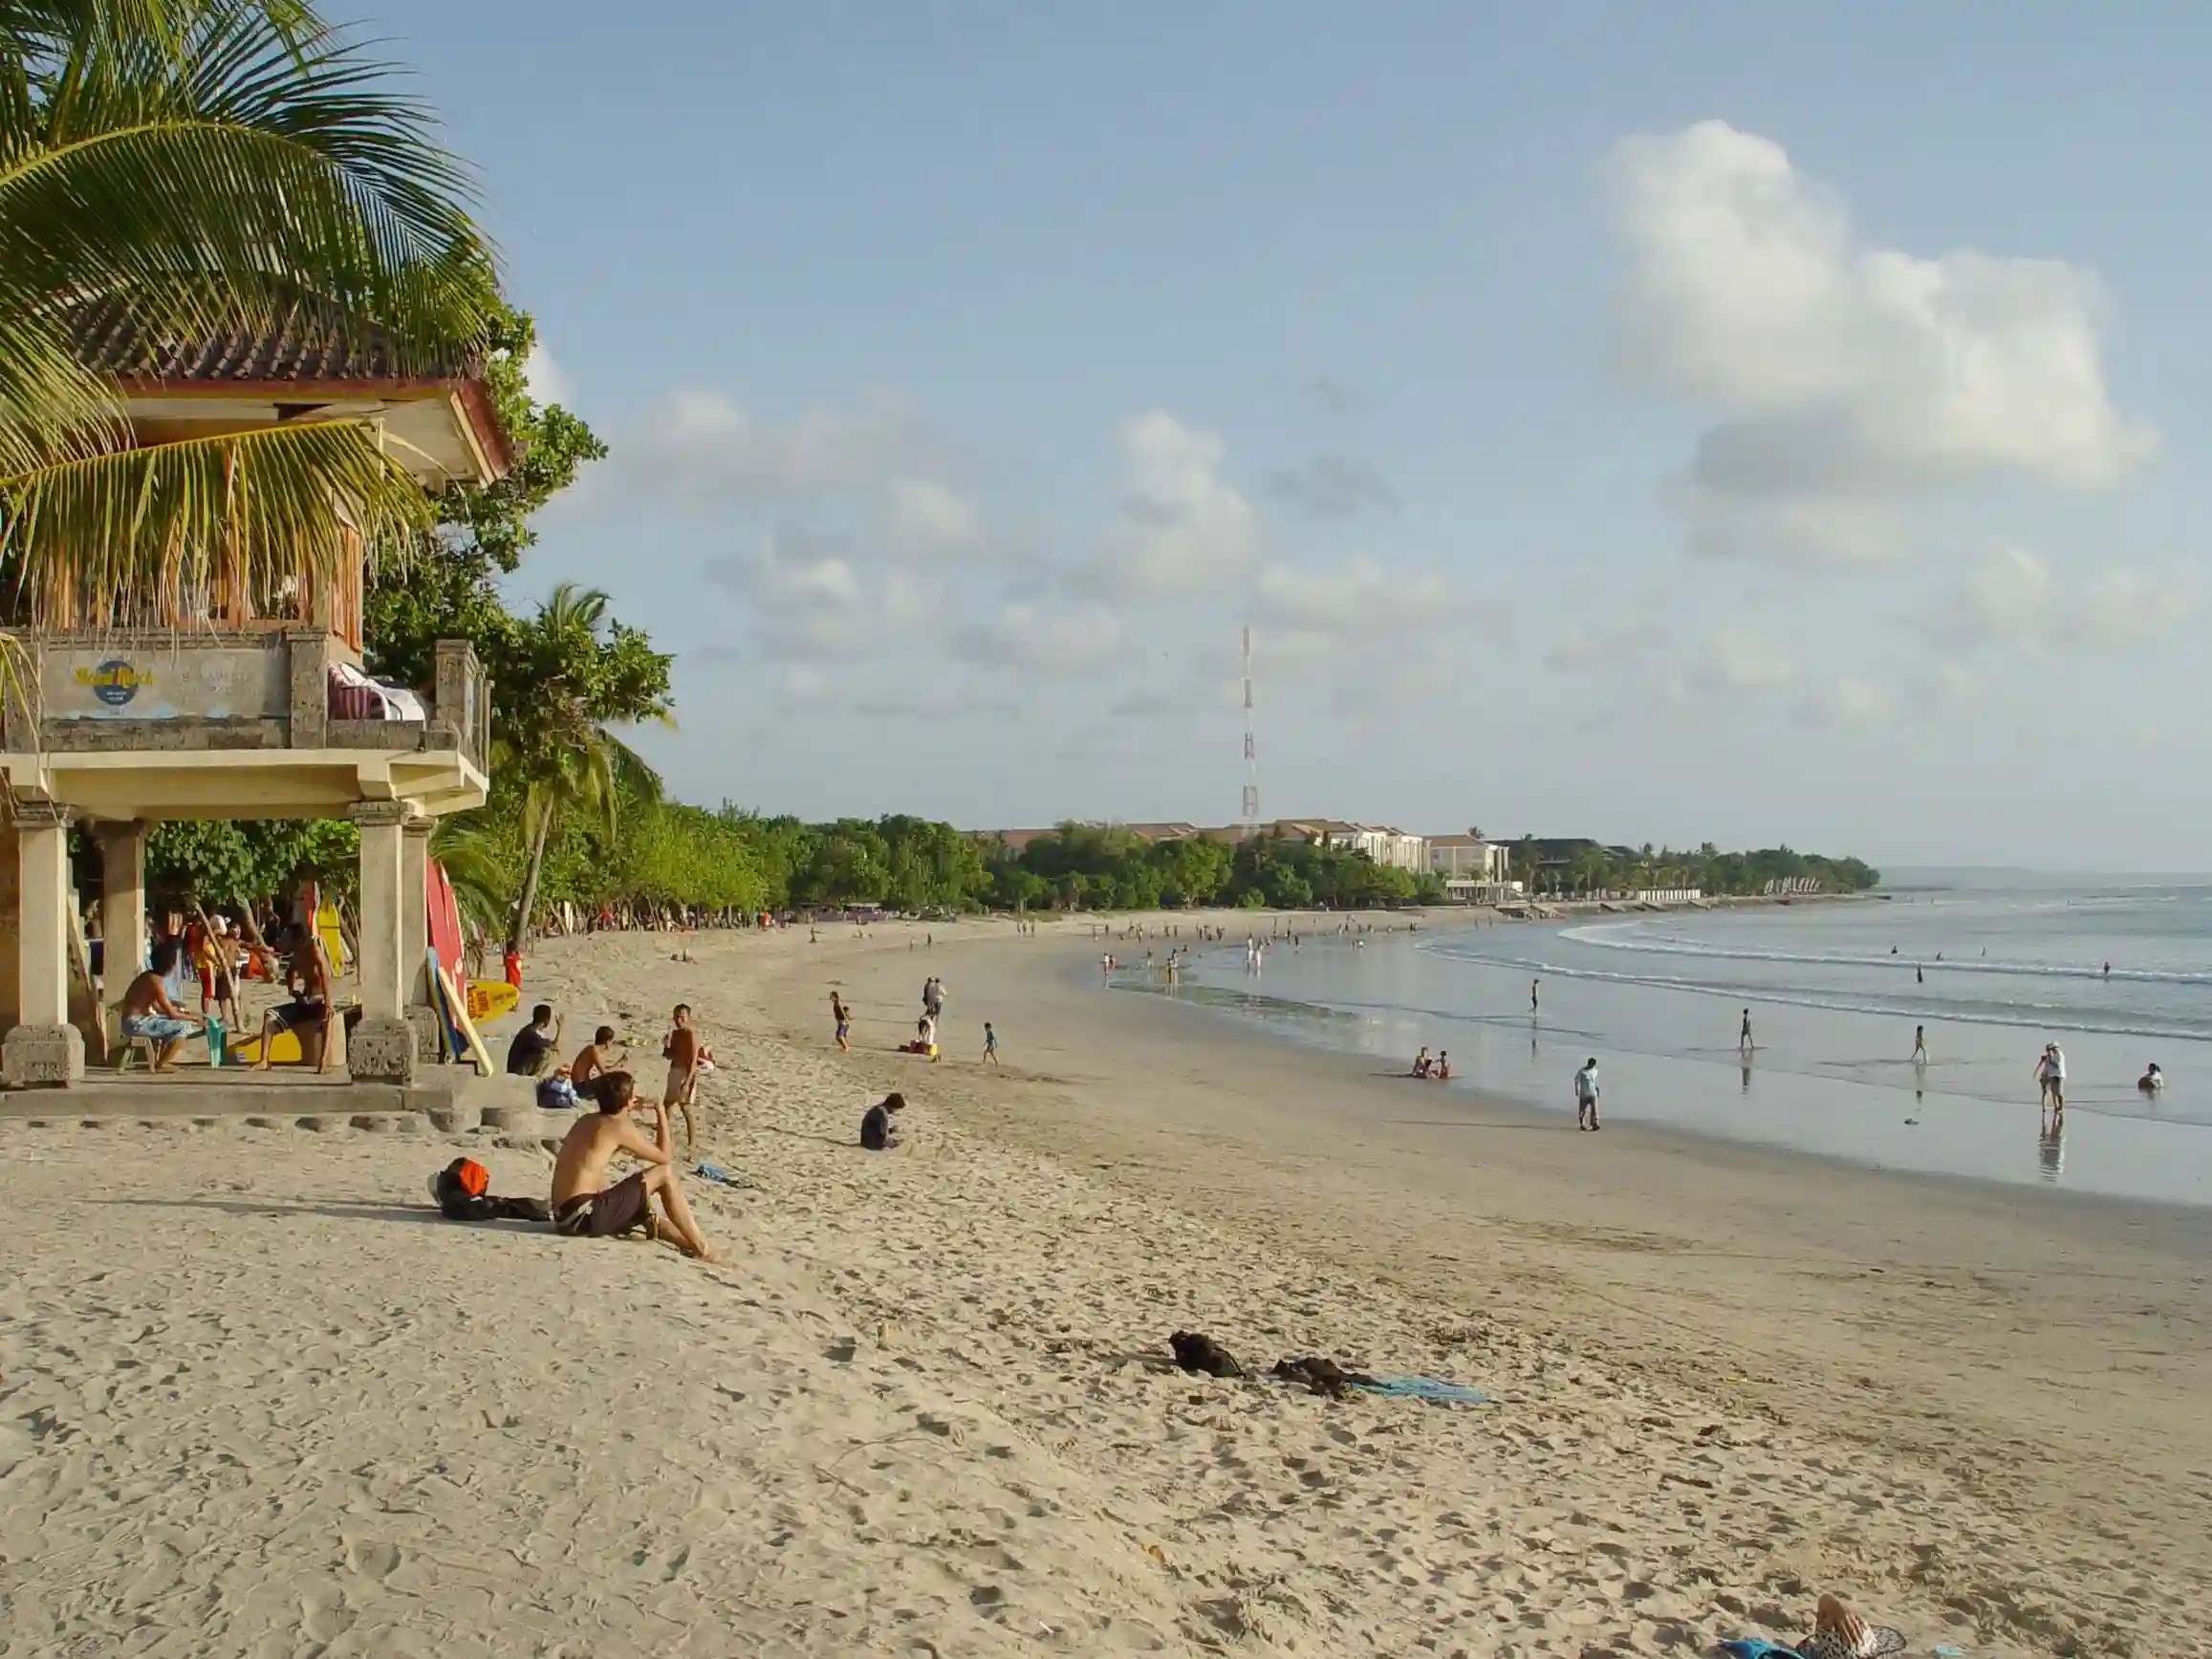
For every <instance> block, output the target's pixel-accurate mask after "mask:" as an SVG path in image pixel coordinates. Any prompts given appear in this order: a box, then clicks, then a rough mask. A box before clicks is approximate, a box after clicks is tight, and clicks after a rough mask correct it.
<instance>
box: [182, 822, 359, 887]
mask: <svg viewBox="0 0 2212 1659" xmlns="http://www.w3.org/2000/svg"><path fill="white" fill-rule="evenodd" d="M360 847H361V843H360V835H359V832H358V831H357V830H356V829H355V828H354V826H353V825H352V824H351V823H349V822H348V821H346V820H345V819H312V818H276V819H237V820H233V819H198V820H192V821H182V822H175V823H158V824H156V825H154V827H153V830H152V833H151V834H149V835H148V836H147V837H146V888H147V893H148V896H149V897H150V898H152V899H153V901H154V902H155V904H156V906H157V907H159V906H172V905H173V906H187V905H190V904H193V903H195V902H197V903H199V904H202V905H206V906H210V907H211V906H216V905H226V904H228V905H249V906H250V905H256V904H259V903H261V902H262V901H263V900H266V899H274V898H277V897H279V896H280V895H281V894H283V893H285V892H287V891H288V890H289V889H290V888H291V887H292V885H293V881H294V878H295V877H297V876H300V875H302V874H305V875H308V876H312V877H313V878H314V880H315V881H316V882H317V883H318V884H321V885H322V887H323V888H324V889H325V890H326V891H328V892H332V893H351V892H352V891H353V890H354V886H355V884H356V882H357V881H358V877H359V872H360Z"/></svg>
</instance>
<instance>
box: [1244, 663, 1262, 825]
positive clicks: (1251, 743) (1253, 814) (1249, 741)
mask: <svg viewBox="0 0 2212 1659" xmlns="http://www.w3.org/2000/svg"><path fill="white" fill-rule="evenodd" d="M1244 817H1245V839H1246V840H1251V838H1252V837H1253V836H1255V835H1257V834H1258V833H1259V829H1260V750H1259V744H1258V742H1257V741H1256V740H1255V738H1254V737H1253V735H1252V630H1251V628H1250V627H1249V626H1248V625H1247V627H1246V629H1245V814H1244Z"/></svg>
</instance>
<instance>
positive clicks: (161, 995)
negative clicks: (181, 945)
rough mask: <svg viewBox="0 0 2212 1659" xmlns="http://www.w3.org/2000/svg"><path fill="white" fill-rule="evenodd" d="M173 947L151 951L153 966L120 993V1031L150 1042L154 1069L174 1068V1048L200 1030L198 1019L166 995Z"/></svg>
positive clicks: (179, 1047) (126, 1035)
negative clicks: (152, 953)
mask: <svg viewBox="0 0 2212 1659" xmlns="http://www.w3.org/2000/svg"><path fill="white" fill-rule="evenodd" d="M174 950H175V947H174V946H166V945H164V946H163V948H162V949H161V950H157V951H155V952H154V966H153V967H152V968H150V969H148V970H147V971H145V972H143V973H141V974H140V975H139V976H138V977H137V978H136V979H134V980H132V981H131V983H130V989H129V990H127V991H125V992H124V993H123V1008H122V1031H123V1035H124V1036H125V1037H144V1038H145V1039H146V1040H147V1041H148V1042H150V1043H152V1044H153V1045H154V1070H156V1071H158V1072H165V1071H174V1070H175V1069H176V1060H177V1051H178V1050H179V1049H181V1048H183V1047H184V1039H185V1038H186V1037H190V1036H191V1035H192V1034H193V1033H194V1032H195V1031H198V1030H200V1029H201V1022H200V1021H199V1020H196V1019H194V1018H193V1017H192V1016H191V1015H188V1014H186V1013H185V1012H184V1010H183V1009H181V1008H179V1007H178V1006H177V1005H176V1003H175V1002H174V1001H173V1000H171V998H170V996H169V987H168V975H167V970H168V969H169V968H170V967H172V966H174V964H173V962H172V961H170V960H168V957H169V956H170V954H171V953H173V951H174Z"/></svg>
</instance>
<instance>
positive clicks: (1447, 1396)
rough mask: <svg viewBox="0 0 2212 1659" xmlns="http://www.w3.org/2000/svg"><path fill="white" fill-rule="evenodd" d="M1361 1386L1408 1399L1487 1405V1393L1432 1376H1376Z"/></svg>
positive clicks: (1371, 1391) (1373, 1391) (1371, 1390)
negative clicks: (1372, 1380)
mask: <svg viewBox="0 0 2212 1659" xmlns="http://www.w3.org/2000/svg"><path fill="white" fill-rule="evenodd" d="M1360 1386H1361V1387H1363V1388H1365V1389H1366V1390H1367V1391H1368V1392H1369V1393H1370V1394H1399V1395H1402V1396H1404V1397H1405V1398H1407V1399H1409V1400H1442V1401H1446V1402H1448V1403H1450V1404H1452V1405H1455V1406H1487V1405H1489V1404H1490V1397H1489V1395H1487V1394H1486V1393H1484V1392H1483V1391H1482V1390H1481V1389H1480V1388H1470V1387H1468V1386H1466V1385H1465V1384H1464V1383H1440V1382H1439V1381H1437V1379H1436V1378H1434V1377H1377V1378H1376V1379H1375V1381H1374V1382H1372V1383H1362V1384H1361V1385H1360Z"/></svg>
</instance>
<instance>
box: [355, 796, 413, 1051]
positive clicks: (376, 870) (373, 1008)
mask: <svg viewBox="0 0 2212 1659" xmlns="http://www.w3.org/2000/svg"><path fill="white" fill-rule="evenodd" d="M347 816H348V817H350V818H351V819H353V820H354V822H355V823H356V824H358V826H359V827H360V832H361V883H360V893H359V899H360V908H361V938H360V950H361V953H360V963H359V967H360V975H361V1022H360V1024H359V1025H358V1026H357V1027H356V1028H355V1029H354V1032H353V1034H352V1036H351V1037H349V1038H348V1040H347V1043H346V1065H347V1069H348V1071H350V1072H351V1073H352V1075H353V1078H354V1080H355V1081H357V1082H359V1081H367V1080H372V1079H373V1080H375V1081H380V1082H391V1081H400V1082H404V1081H409V1080H410V1079H412V1078H413V1076H414V1073H415V1034H414V1029H413V1028H412V1027H411V1026H409V1025H408V1024H407V1021H406V1017H405V1015H403V1014H402V1012H401V1010H402V1008H403V1007H404V1005H405V1003H404V996H403V992H404V989H405V987H404V982H403V980H402V979H401V964H400V938H401V922H400V908H401V889H402V887H403V886H404V881H403V879H402V874H401V868H402V865H403V864H404V863H405V861H406V854H405V850H404V846H403V843H404V841H405V840H406V836H405V825H406V821H407V803H406V802H404V801H398V800H371V801H363V802H362V803H361V804H360V805H359V806H357V807H355V808H354V809H353V811H352V812H351V813H349V814H348V815H347Z"/></svg>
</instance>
